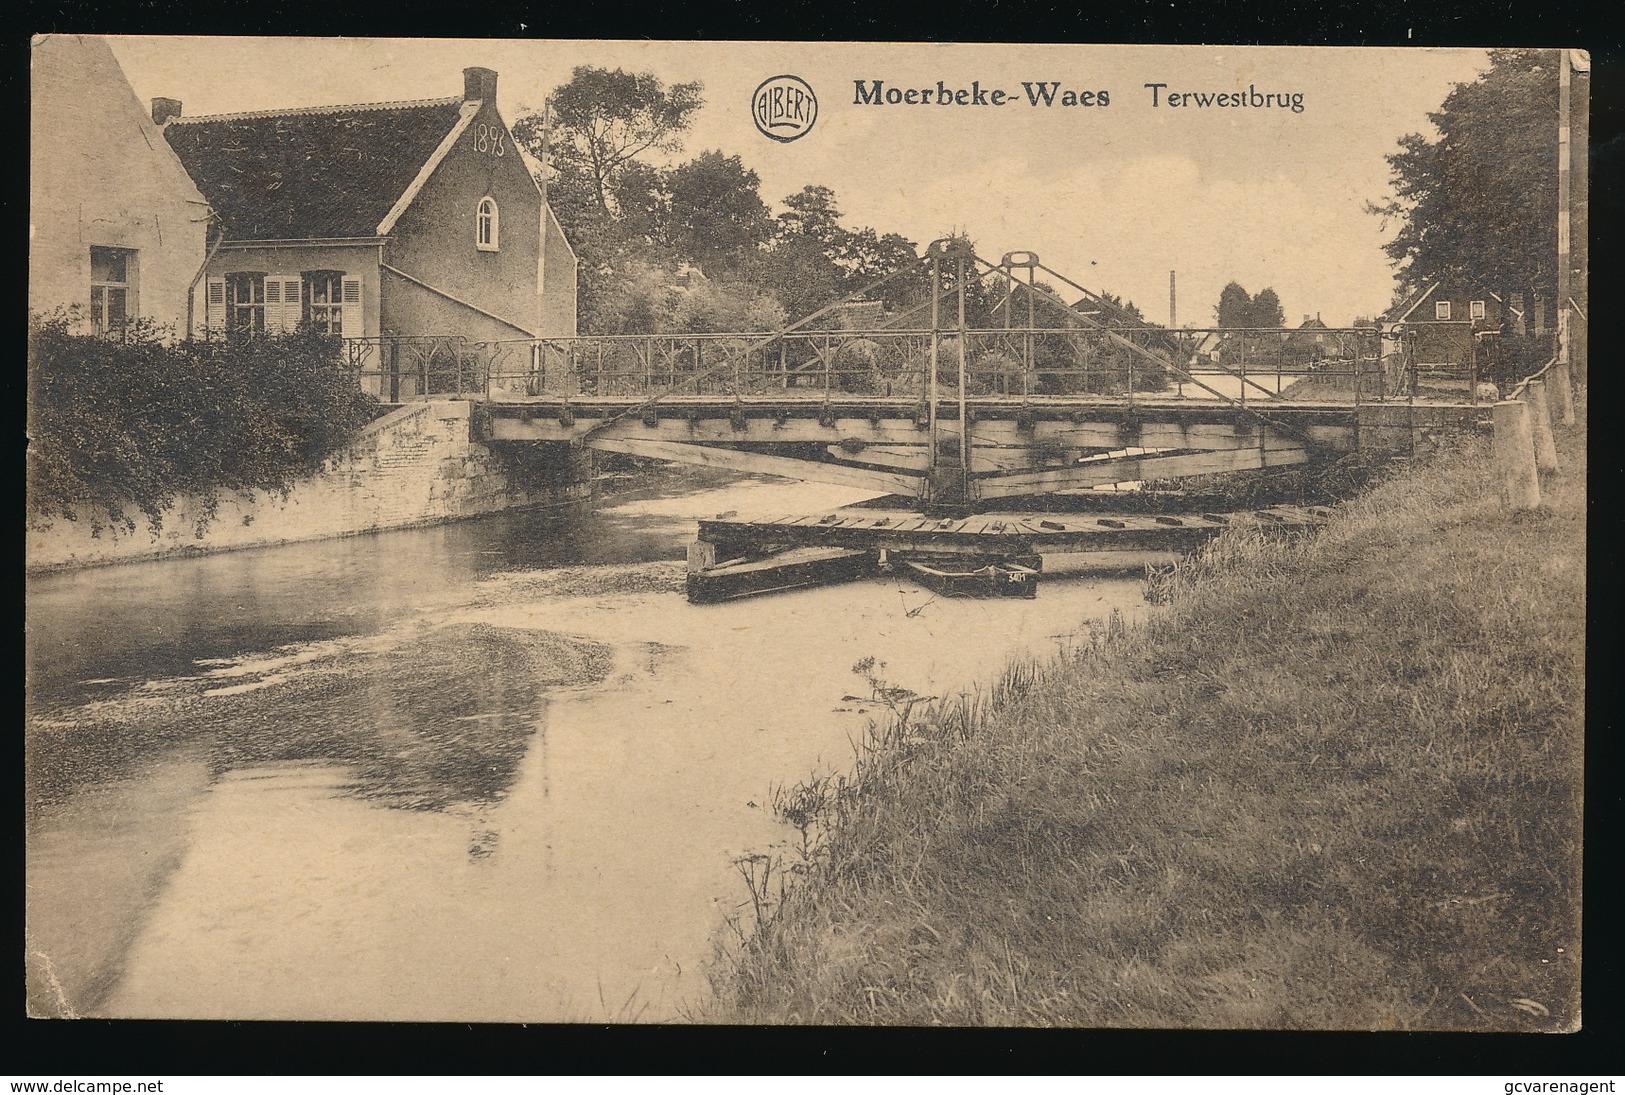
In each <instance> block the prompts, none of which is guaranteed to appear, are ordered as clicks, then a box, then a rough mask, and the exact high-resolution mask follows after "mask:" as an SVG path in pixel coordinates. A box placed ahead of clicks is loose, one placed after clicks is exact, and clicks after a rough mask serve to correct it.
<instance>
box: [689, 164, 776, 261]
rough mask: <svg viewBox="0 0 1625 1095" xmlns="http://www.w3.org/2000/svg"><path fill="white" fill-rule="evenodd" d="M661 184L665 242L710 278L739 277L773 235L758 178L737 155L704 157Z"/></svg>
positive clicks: (771, 222) (770, 219) (771, 223)
mask: <svg viewBox="0 0 1625 1095" xmlns="http://www.w3.org/2000/svg"><path fill="white" fill-rule="evenodd" d="M665 185H666V193H667V207H666V216H665V231H664V236H665V239H666V242H667V243H668V244H669V245H670V246H671V248H672V250H674V251H675V252H676V253H677V254H679V255H681V256H683V257H684V258H686V259H688V260H689V261H691V262H693V263H694V264H696V265H697V266H699V268H700V269H701V270H703V271H705V273H706V274H707V275H708V276H710V277H712V278H715V277H718V276H722V275H725V274H731V273H735V272H738V271H739V270H740V269H741V268H742V267H744V266H745V265H746V264H747V263H748V261H749V260H750V259H751V258H752V257H754V256H755V253H756V251H757V249H758V248H759V247H760V246H761V245H762V244H764V243H766V242H767V240H768V238H769V237H770V236H772V234H773V221H772V218H771V217H769V216H768V209H767V203H766V202H764V201H762V195H761V190H760V187H761V179H760V178H759V177H758V176H757V174H756V172H754V171H751V170H750V169H748V168H746V167H745V165H744V163H743V162H742V161H741V160H740V158H739V157H738V156H724V155H723V154H722V153H721V152H702V153H701V154H700V155H699V156H697V157H696V158H694V159H692V160H690V161H689V162H688V163H685V164H682V165H680V166H678V167H676V168H674V169H673V170H672V171H671V172H670V173H669V174H668V175H667V176H666V179H665Z"/></svg>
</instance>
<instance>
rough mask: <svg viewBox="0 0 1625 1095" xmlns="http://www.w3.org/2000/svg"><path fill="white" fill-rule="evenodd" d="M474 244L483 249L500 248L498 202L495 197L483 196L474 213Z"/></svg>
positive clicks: (493, 249)
mask: <svg viewBox="0 0 1625 1095" xmlns="http://www.w3.org/2000/svg"><path fill="white" fill-rule="evenodd" d="M474 246H475V247H478V248H479V249H480V250H481V251H495V250H497V249H498V248H497V203H496V199H494V198H490V197H485V198H481V199H480V204H479V208H478V209H477V210H476V211H475V213H474Z"/></svg>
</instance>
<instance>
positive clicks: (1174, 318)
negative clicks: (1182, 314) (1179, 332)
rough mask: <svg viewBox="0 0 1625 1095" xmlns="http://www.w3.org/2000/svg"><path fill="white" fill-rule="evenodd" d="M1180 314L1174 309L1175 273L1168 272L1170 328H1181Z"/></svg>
mask: <svg viewBox="0 0 1625 1095" xmlns="http://www.w3.org/2000/svg"><path fill="white" fill-rule="evenodd" d="M1178 317H1179V312H1178V311H1177V310H1176V309H1175V308H1174V272H1173V271H1172V270H1170V271H1168V328H1169V330H1172V329H1173V328H1175V327H1178V326H1179V318H1178Z"/></svg>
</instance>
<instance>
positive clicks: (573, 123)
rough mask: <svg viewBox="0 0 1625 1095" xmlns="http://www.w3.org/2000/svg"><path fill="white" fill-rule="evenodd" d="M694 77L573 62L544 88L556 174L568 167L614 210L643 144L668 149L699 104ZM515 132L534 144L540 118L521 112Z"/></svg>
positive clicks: (678, 144)
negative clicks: (664, 77)
mask: <svg viewBox="0 0 1625 1095" xmlns="http://www.w3.org/2000/svg"><path fill="white" fill-rule="evenodd" d="M700 91H701V84H700V83H699V82H698V81H695V82H693V83H686V84H673V85H672V86H671V87H669V88H668V87H666V85H665V83H663V82H662V81H661V80H660V78H659V77H657V76H655V75H654V73H652V72H638V73H631V72H627V71H625V70H623V69H619V68H617V69H615V70H614V71H611V70H609V69H603V68H594V67H593V66H591V65H578V66H576V68H575V70H574V71H573V72H572V73H571V74H570V82H569V83H567V84H564V85H562V86H560V87H558V88H555V89H554V91H553V94H552V95H550V96H548V105H549V106H550V107H551V108H552V118H551V128H550V130H549V132H548V134H547V138H548V152H549V154H550V156H551V157H552V159H553V160H554V162H556V163H557V164H558V165H559V170H560V172H561V174H566V175H572V176H575V177H576V178H577V179H579V180H580V182H581V183H582V184H584V186H585V187H586V189H587V192H588V196H589V197H590V198H592V199H593V200H595V201H596V202H597V204H598V207H599V209H600V210H601V211H603V212H604V213H606V214H613V213H615V212H617V204H616V201H615V195H616V188H617V184H618V183H619V182H620V181H621V175H622V174H623V173H624V172H625V171H626V170H627V169H628V168H629V166H630V165H632V164H634V163H636V162H637V160H638V157H639V156H641V155H643V154H644V153H648V152H657V153H673V152H678V151H680V150H681V149H682V147H683V134H684V133H685V132H686V131H687V129H688V127H689V125H690V124H691V123H692V122H693V120H694V113H695V112H696V111H698V110H699V109H700V107H701V106H703V105H704V104H705V100H704V99H702V98H701V97H700ZM513 130H514V137H515V139H516V140H518V141H519V142H520V143H521V144H523V145H524V146H525V147H526V148H528V149H529V150H530V151H531V152H533V153H535V152H538V151H539V150H540V146H541V138H542V134H541V119H539V118H537V117H536V116H535V115H534V114H530V115H526V116H525V117H522V118H520V119H519V120H518V121H517V122H516V123H515V124H514V127H513Z"/></svg>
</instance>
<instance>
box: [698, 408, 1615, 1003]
mask: <svg viewBox="0 0 1625 1095" xmlns="http://www.w3.org/2000/svg"><path fill="white" fill-rule="evenodd" d="M1559 446H1560V449H1561V452H1562V454H1563V457H1564V459H1565V461H1566V465H1565V469H1564V473H1563V475H1562V476H1561V477H1560V478H1559V479H1557V480H1556V481H1554V482H1551V483H1549V484H1548V487H1547V493H1546V500H1547V504H1546V506H1545V507H1543V509H1542V510H1541V511H1539V512H1536V513H1532V514H1524V515H1512V514H1509V513H1507V512H1505V511H1504V510H1502V509H1501V508H1500V504H1499V501H1498V499H1497V493H1496V490H1495V486H1494V483H1493V481H1492V480H1491V478H1490V473H1489V467H1488V448H1489V446H1488V440H1487V439H1483V438H1467V439H1456V440H1454V441H1452V442H1451V443H1450V445H1449V446H1448V447H1447V448H1446V450H1445V451H1442V452H1440V453H1438V454H1436V455H1434V456H1432V457H1429V458H1427V459H1418V460H1417V461H1415V462H1413V463H1411V464H1409V465H1403V466H1400V467H1398V468H1396V469H1395V470H1394V471H1393V472H1392V474H1391V475H1390V476H1389V477H1388V478H1386V479H1385V480H1384V481H1383V482H1381V483H1379V484H1378V485H1376V486H1375V487H1373V488H1372V489H1371V490H1369V491H1368V492H1367V493H1366V494H1364V495H1363V496H1361V497H1360V498H1358V499H1356V500H1354V501H1352V502H1349V503H1347V504H1345V505H1344V506H1342V507H1341V508H1340V511H1339V515H1338V517H1337V518H1336V520H1335V521H1333V522H1332V523H1331V524H1329V525H1328V526H1327V527H1326V528H1325V529H1323V530H1322V531H1321V532H1320V534H1319V535H1318V536H1316V537H1315V538H1313V539H1311V540H1306V541H1301V542H1298V543H1295V544H1293V543H1284V542H1280V541H1271V540H1265V539H1260V538H1256V537H1247V536H1231V535H1229V534H1227V535H1226V536H1225V537H1222V538H1220V539H1219V540H1216V541H1214V542H1213V544H1212V545H1211V546H1210V548H1209V549H1208V550H1206V551H1205V552H1204V553H1203V554H1201V555H1200V556H1198V557H1196V558H1194V559H1192V560H1191V561H1190V562H1188V563H1186V564H1182V565H1181V566H1180V567H1179V568H1178V569H1177V570H1176V571H1175V572H1174V573H1173V575H1172V576H1170V577H1167V578H1164V579H1160V580H1158V581H1155V582H1153V583H1152V585H1153V587H1154V588H1153V589H1152V590H1151V592H1152V593H1153V594H1154V596H1155V599H1159V600H1163V601H1165V602H1166V604H1167V607H1166V608H1165V609H1164V610H1163V611H1161V612H1159V613H1157V614H1155V615H1154V616H1153V617H1152V618H1151V619H1150V621H1149V622H1148V623H1146V624H1145V625H1143V626H1140V627H1136V628H1132V629H1125V628H1123V627H1121V626H1119V625H1116V624H1114V625H1112V626H1108V627H1105V628H1101V629H1096V630H1095V631H1094V632H1093V633H1091V634H1090V635H1088V636H1086V637H1083V638H1081V639H1080V641H1079V643H1078V645H1077V646H1076V647H1075V648H1074V649H1072V650H1071V651H1070V652H1069V653H1067V654H1065V655H1062V656H1060V657H1058V658H1057V659H1056V660H1054V661H1053V662H1050V663H1048V664H1044V665H1038V666H1023V667H1015V668H1013V669H1012V670H1011V671H1010V673H1009V674H1007V677H1006V679H1005V680H1004V681H1003V682H1002V683H1001V684H1000V685H999V686H998V687H997V688H995V689H992V690H991V691H989V692H987V693H985V694H980V695H972V696H966V697H953V698H950V699H949V700H946V701H943V702H940V703H936V704H914V705H912V706H910V705H909V703H907V702H906V701H901V700H894V701H893V703H894V707H895V709H896V713H897V716H898V717H897V718H896V719H895V720H894V721H893V723H892V724H891V725H888V726H882V727H879V728H877V730H876V734H875V741H874V742H872V743H870V744H871V746H872V748H871V749H869V750H868V751H867V752H866V753H865V754H864V755H863V756H862V758H861V760H860V763H859V765H858V767H857V770H856V772H855V773H854V774H853V775H852V776H850V777H846V778H837V779H833V780H826V781H822V782H816V781H815V782H814V783H812V784H809V785H807V786H804V787H801V788H797V789H793V790H792V791H791V792H785V793H782V794H781V795H780V796H778V797H779V800H780V806H781V813H785V814H786V815H787V816H789V817H790V818H791V820H794V821H798V822H799V823H800V824H801V825H803V826H804V827H805V828H806V829H807V830H808V832H809V834H810V835H809V842H808V844H807V848H806V850H805V851H801V852H797V853H796V858H797V860H798V862H795V863H789V864H780V869H781V870H789V871H791V873H792V874H795V873H799V874H801V875H804V876H805V880H804V881H803V882H802V883H801V884H799V885H794V886H791V887H790V888H789V890H788V893H787V895H786V896H785V897H784V898H783V900H782V901H777V900H776V899H777V897H778V893H777V891H771V892H770V890H769V887H767V886H763V887H762V889H763V893H762V894H761V895H760V896H761V897H762V899H763V900H762V903H761V905H760V908H761V909H762V912H763V914H764V915H763V922H762V924H761V925H760V928H759V930H758V931H757V932H755V934H754V935H753V936H751V938H750V940H749V942H748V944H746V945H743V946H742V947H741V948H739V949H738V950H736V951H734V952H731V953H729V954H727V955H724V956H723V957H722V958H720V959H719V961H718V964H717V967H716V973H715V974H714V977H715V981H716V987H717V990H718V991H717V1003H716V1005H715V1006H714V1009H713V1010H712V1011H711V1012H710V1013H709V1014H708V1015H707V1016H706V1018H710V1019H715V1020H718V1021H742V1022H769V1023H781V1022H811V1023H903V1024H933V1023H947V1024H994V1025H1048V1024H1065V1025H1086V1026H1150V1027H1162V1026H1192V1027H1299V1028H1327V1027H1333V1028H1362V1029H1374V1028H1407V1029H1500V1030H1506V1029H1513V1030H1567V1029H1572V1028H1574V1027H1576V1026H1577V1025H1578V1023H1579V999H1578V992H1579V955H1580V941H1579V909H1580V888H1579V862H1580V809H1581V794H1582V784H1581V777H1582V726H1583V706H1584V666H1583V645H1582V644H1583V641H1584V619H1585V558H1584V551H1585V523H1584V522H1585V514H1584V497H1585V466H1584V459H1585V454H1584V435H1583V431H1560V433H1559ZM875 653H876V654H878V655H879V656H880V657H882V658H883V657H884V656H885V652H884V651H877V652H875ZM882 683H883V682H879V681H873V682H871V684H872V685H873V686H876V687H879V686H881V685H882ZM896 683H900V684H907V683H908V682H906V681H904V682H896ZM786 807H789V808H788V809H785V808H786Z"/></svg>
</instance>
